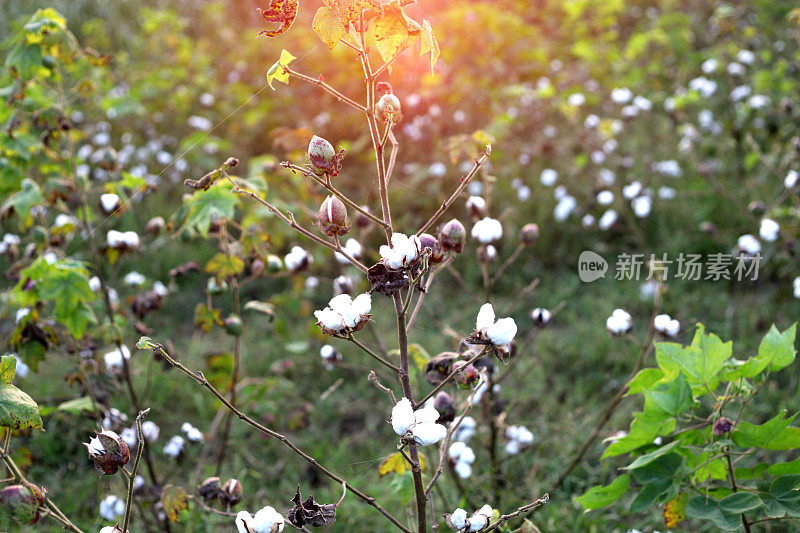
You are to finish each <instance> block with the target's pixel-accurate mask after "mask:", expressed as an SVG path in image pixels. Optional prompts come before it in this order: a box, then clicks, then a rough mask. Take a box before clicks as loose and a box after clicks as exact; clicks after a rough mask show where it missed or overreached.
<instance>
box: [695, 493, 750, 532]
mask: <svg viewBox="0 0 800 533" xmlns="http://www.w3.org/2000/svg"><path fill="white" fill-rule="evenodd" d="M686 516H688V517H689V518H699V519H702V520H710V521H711V522H713V523H714V525H715V526H717V527H718V528H720V529H724V530H732V529H739V528H740V527H741V525H742V521H741V517H740V516H739V515H736V514H731V513H726V512H724V511H723V510H722V509H720V507H719V502H718V501H717V500H715V499H714V498H711V497H706V496H694V497H693V498H691V499H690V500H689V501H688V502H687V504H686Z"/></svg>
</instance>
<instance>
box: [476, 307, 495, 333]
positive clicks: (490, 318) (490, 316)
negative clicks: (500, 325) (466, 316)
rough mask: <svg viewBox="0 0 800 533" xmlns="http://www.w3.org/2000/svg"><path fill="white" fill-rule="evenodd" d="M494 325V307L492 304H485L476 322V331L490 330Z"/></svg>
mask: <svg viewBox="0 0 800 533" xmlns="http://www.w3.org/2000/svg"><path fill="white" fill-rule="evenodd" d="M492 324H494V307H492V304H490V303H485V304H483V305H482V306H481V308H480V310H478V318H477V319H476V320H475V329H476V330H477V331H480V330H482V329H485V328H488V327H489V326H491V325H492Z"/></svg>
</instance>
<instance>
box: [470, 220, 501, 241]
mask: <svg viewBox="0 0 800 533" xmlns="http://www.w3.org/2000/svg"><path fill="white" fill-rule="evenodd" d="M471 235H472V238H473V239H475V240H477V241H478V242H480V243H482V244H489V243H492V242H495V241H497V240H499V239H501V238H502V237H503V225H502V224H500V221H499V220H497V219H494V218H490V217H484V218H482V219H480V220H479V221H477V222H476V223H475V225H474V226H472V231H471Z"/></svg>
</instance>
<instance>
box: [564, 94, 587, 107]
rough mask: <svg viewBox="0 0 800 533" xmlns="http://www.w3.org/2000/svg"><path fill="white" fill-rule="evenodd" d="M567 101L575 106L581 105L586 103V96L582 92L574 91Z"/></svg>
mask: <svg viewBox="0 0 800 533" xmlns="http://www.w3.org/2000/svg"><path fill="white" fill-rule="evenodd" d="M567 103H568V104H569V105H571V106H573V107H581V106H582V105H583V104H585V103H586V97H585V96H584V95H583V94H582V93H572V94H571V95H569V96H568V97H567Z"/></svg>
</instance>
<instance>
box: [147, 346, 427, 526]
mask: <svg viewBox="0 0 800 533" xmlns="http://www.w3.org/2000/svg"><path fill="white" fill-rule="evenodd" d="M142 344H144V345H145V346H146V347H147V348H149V349H151V350H154V351H156V352H158V353H159V354H160V355H161V357H163V358H164V360H165V361H166V362H167V363H169V364H170V365H171V366H173V367H174V368H177V369H178V370H180V371H181V372H183V373H184V374H186V375H187V376H189V377H190V378H191V379H193V380H194V381H195V382H197V383H198V384H199V385H201V386H203V387H205V388H206V389H208V390H209V391H210V392H211V394H213V395H214V396H216V397H217V399H218V400H219V401H221V402H222V403H223V405H225V407H227V408H228V410H229V411H231V412H232V413H233V414H235V415H236V416H237V417H238V418H239V419H240V420H242V421H243V422H244V423H246V424H248V425H249V426H251V427H253V428H255V429H257V430H258V431H260V432H261V433H263V434H265V435H267V436H269V437H272V438H275V439H277V440H279V441H280V442H282V443H283V444H284V445H285V446H286V447H287V448H289V449H290V450H292V451H293V452H294V453H295V454H297V455H299V456H300V457H301V458H302V459H303V460H304V461H306V462H308V463H309V464H311V465H312V466H313V467H315V468H317V469H318V470H319V471H320V472H322V473H323V474H325V475H326V476H328V477H329V478H331V479H333V480H334V481H336V482H337V483H342V484H344V485H345V486H346V487H347V488H348V489H350V492H352V493H353V494H355V495H356V496H357V497H358V498H359V499H361V500H363V501H364V502H366V503H367V504H368V505H371V506H372V507H374V508H375V509H376V510H377V511H378V512H379V513H381V514H382V515H383V516H384V517H386V519H387V520H389V521H390V522H391V523H393V524H394V525H395V526H397V527H398V528H399V529H400V530H401V531H403V532H404V533H412V531H411V530H410V529H408V528H407V527H405V526H404V525H403V524H401V523H400V522H399V521H398V520H397V519H396V518H395V517H394V516H392V515H391V514H389V512H388V511H386V509H384V508H383V507H381V506H380V505H378V504H377V503H376V502H375V498H374V497H372V496H368V495H367V494H364V493H363V492H361V491H359V490H357V489H355V488H354V487H353V486H352V485H351V484H350V483H348V482H347V481H345V480H344V479H342V478H341V477H339V476H337V475H336V474H334V473H333V472H331V471H330V470H328V469H327V468H325V467H324V466H322V465H321V464H320V463H319V462H318V461H317V460H316V459H314V458H313V457H311V456H310V455H308V454H307V453H306V452H304V451H303V450H301V449H300V448H298V447H297V446H296V445H295V444H294V443H293V442H292V441H290V440H289V439H288V438H287V437H286V436H284V435H282V434H280V433H278V432H277V431H273V430H271V429H269V428H268V427H266V426H264V425H262V424H260V423H258V422H256V421H255V420H253V419H252V418H251V417H249V416H247V415H246V414H245V413H243V412H242V411H240V410H239V409H238V408H236V407H234V406H233V405H231V403H230V402H229V401H228V399H227V398H225V396H224V395H223V394H222V393H220V392H219V391H218V390H217V389H216V388H214V386H213V385H212V384H211V383H209V381H208V380H207V379H206V377H205V376H204V375H203V373H202V372H201V371H199V370H198V371H196V372H195V371H192V370H190V369H189V368H187V367H186V366H185V365H183V363H181V362H179V361H177V360H175V359H173V358H172V356H170V355H169V354H168V353H167V352H166V351H165V350H164V347H163V346H162V345H160V344H158V343H155V342H153V341H151V340H150V339H148V338H147V337H143V338H142V339H140V340H139V345H142Z"/></svg>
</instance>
